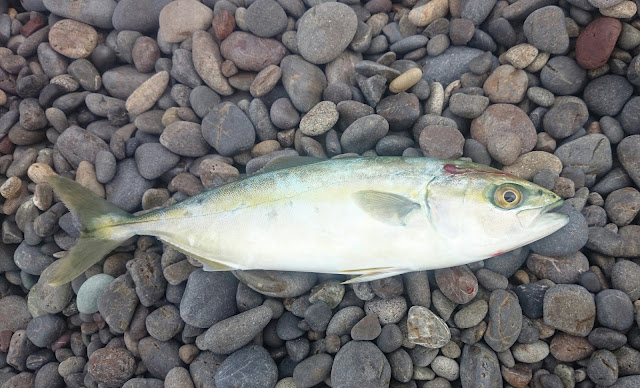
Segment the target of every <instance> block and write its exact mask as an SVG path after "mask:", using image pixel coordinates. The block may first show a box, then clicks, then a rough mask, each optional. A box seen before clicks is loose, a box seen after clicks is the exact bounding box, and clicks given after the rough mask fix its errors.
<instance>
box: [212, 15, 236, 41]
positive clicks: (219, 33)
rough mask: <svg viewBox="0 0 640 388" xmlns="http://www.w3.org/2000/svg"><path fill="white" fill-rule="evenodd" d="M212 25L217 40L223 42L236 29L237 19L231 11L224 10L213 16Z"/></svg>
mask: <svg viewBox="0 0 640 388" xmlns="http://www.w3.org/2000/svg"><path fill="white" fill-rule="evenodd" d="M212 24H213V32H214V33H215V35H216V38H217V39H218V40H220V41H222V40H224V39H225V38H226V37H227V36H229V34H231V32H233V29H234V28H236V19H235V18H234V17H233V14H232V13H231V12H230V11H228V10H226V9H223V10H221V11H219V12H216V13H215V14H214V15H213V22H212Z"/></svg>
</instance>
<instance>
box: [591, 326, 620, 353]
mask: <svg viewBox="0 0 640 388" xmlns="http://www.w3.org/2000/svg"><path fill="white" fill-rule="evenodd" d="M589 342H590V343H591V344H592V345H593V346H595V347H596V348H598V349H607V350H616V349H618V348H620V347H621V346H623V345H624V344H626V343H627V337H626V336H625V335H624V334H622V333H620V332H618V331H615V330H612V329H607V328H606V327H596V328H595V329H593V331H591V333H589Z"/></svg>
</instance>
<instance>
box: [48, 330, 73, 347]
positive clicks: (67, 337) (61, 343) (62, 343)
mask: <svg viewBox="0 0 640 388" xmlns="http://www.w3.org/2000/svg"><path fill="white" fill-rule="evenodd" d="M69 342H71V331H67V332H66V333H64V334H63V335H61V336H60V338H58V339H57V340H56V341H55V342H54V343H52V344H51V350H53V351H54V352H55V351H56V350H58V349H61V348H64V347H66V346H67V345H69Z"/></svg>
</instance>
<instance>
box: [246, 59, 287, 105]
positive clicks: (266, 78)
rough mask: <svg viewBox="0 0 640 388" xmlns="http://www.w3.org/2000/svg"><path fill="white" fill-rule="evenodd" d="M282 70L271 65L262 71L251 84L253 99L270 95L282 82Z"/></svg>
mask: <svg viewBox="0 0 640 388" xmlns="http://www.w3.org/2000/svg"><path fill="white" fill-rule="evenodd" d="M281 76H282V70H281V69H280V67H278V66H276V65H269V66H267V67H265V68H264V69H262V70H261V71H260V72H259V73H258V75H256V78H255V79H254V80H253V82H252V83H251V87H250V88H249V91H250V92H251V95H252V96H253V97H256V98H257V97H262V96H264V95H265V94H267V93H269V92H270V91H271V90H272V89H273V87H274V86H276V84H277V83H278V81H280V77H281Z"/></svg>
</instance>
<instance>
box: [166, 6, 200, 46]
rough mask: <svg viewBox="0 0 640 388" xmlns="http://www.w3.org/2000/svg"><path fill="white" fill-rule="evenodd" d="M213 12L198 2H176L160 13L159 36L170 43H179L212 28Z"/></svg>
mask: <svg viewBox="0 0 640 388" xmlns="http://www.w3.org/2000/svg"><path fill="white" fill-rule="evenodd" d="M211 19H213V11H212V10H211V8H209V7H207V6H206V5H204V4H202V3H201V2H199V1H196V0H176V1H172V2H171V3H169V4H167V5H166V6H165V7H164V8H162V11H160V16H159V19H158V20H159V23H160V29H159V31H158V35H159V36H160V37H161V39H162V40H164V41H165V42H169V43H179V42H182V41H183V40H185V39H187V38H189V37H190V36H191V35H192V34H193V33H194V32H195V31H198V30H206V29H207V28H208V27H210V26H211Z"/></svg>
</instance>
